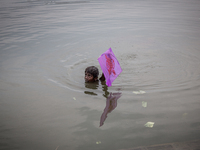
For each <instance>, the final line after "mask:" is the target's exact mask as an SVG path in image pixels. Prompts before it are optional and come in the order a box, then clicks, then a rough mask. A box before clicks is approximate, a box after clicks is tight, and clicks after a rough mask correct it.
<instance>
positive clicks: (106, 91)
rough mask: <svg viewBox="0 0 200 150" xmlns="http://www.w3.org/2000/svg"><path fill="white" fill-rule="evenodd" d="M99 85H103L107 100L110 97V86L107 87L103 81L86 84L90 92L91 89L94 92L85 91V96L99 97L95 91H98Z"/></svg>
mask: <svg viewBox="0 0 200 150" xmlns="http://www.w3.org/2000/svg"><path fill="white" fill-rule="evenodd" d="M99 84H101V86H102V91H103V96H104V97H105V98H107V97H108V94H109V92H108V86H107V85H106V82H105V81H103V82H101V81H97V82H93V83H87V82H85V87H86V88H87V89H88V90H89V89H91V90H93V91H88V90H87V91H84V93H85V94H89V95H98V94H97V93H95V91H94V90H95V89H98V87H99Z"/></svg>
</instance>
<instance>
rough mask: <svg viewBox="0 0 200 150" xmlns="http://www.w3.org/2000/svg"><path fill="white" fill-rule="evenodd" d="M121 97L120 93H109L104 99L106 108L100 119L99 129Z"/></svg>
mask: <svg viewBox="0 0 200 150" xmlns="http://www.w3.org/2000/svg"><path fill="white" fill-rule="evenodd" d="M120 97H121V93H110V95H109V97H108V98H107V99H106V107H105V109H104V112H103V114H102V115H101V119H100V127H101V126H102V125H103V124H104V122H105V120H106V118H107V114H108V113H111V111H113V110H114V109H115V108H116V107H117V100H118V99H119V98H120Z"/></svg>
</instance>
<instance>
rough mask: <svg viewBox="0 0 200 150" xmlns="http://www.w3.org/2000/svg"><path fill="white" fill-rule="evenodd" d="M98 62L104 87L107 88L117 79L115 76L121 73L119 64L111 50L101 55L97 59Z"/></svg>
mask: <svg viewBox="0 0 200 150" xmlns="http://www.w3.org/2000/svg"><path fill="white" fill-rule="evenodd" d="M98 61H99V64H100V66H101V69H102V71H103V73H104V76H105V78H106V85H107V86H108V87H109V86H111V85H112V82H113V81H114V80H115V79H116V78H117V76H118V75H119V74H120V73H121V72H122V69H121V67H120V64H119V62H118V60H117V58H116V57H115V55H114V53H113V51H112V49H111V48H109V49H108V50H107V51H106V52H105V53H103V54H102V55H101V56H100V57H99V58H98Z"/></svg>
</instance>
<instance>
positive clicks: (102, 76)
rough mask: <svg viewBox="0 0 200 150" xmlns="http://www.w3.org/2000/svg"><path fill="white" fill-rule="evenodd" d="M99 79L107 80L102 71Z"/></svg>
mask: <svg viewBox="0 0 200 150" xmlns="http://www.w3.org/2000/svg"><path fill="white" fill-rule="evenodd" d="M99 80H101V81H105V76H104V74H103V73H102V75H101V77H100V78H99Z"/></svg>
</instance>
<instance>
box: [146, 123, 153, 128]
mask: <svg viewBox="0 0 200 150" xmlns="http://www.w3.org/2000/svg"><path fill="white" fill-rule="evenodd" d="M153 125H154V122H147V123H146V124H145V125H144V126H145V127H149V128H153Z"/></svg>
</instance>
